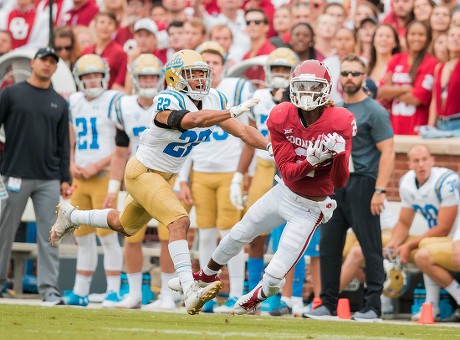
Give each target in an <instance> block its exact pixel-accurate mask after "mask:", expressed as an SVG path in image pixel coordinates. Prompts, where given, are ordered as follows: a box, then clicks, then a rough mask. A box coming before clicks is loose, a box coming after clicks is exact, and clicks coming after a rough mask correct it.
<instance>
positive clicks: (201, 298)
mask: <svg viewBox="0 0 460 340" xmlns="http://www.w3.org/2000/svg"><path fill="white" fill-rule="evenodd" d="M221 288H222V283H221V282H220V281H214V282H212V283H210V284H209V285H207V286H206V287H204V288H201V287H200V286H199V285H198V284H197V283H196V282H194V283H193V284H192V285H191V286H190V288H189V289H188V290H187V292H185V296H184V298H185V301H184V303H185V308H186V309H187V313H189V314H190V315H195V314H198V313H199V312H200V311H201V308H202V307H203V305H204V304H205V303H206V302H208V301H209V300H212V299H214V298H215V297H216V296H217V294H218V293H219V291H220V289H221Z"/></svg>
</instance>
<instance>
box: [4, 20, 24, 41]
mask: <svg viewBox="0 0 460 340" xmlns="http://www.w3.org/2000/svg"><path fill="white" fill-rule="evenodd" d="M9 30H10V32H11V35H12V36H13V39H15V40H24V39H25V38H27V35H28V34H29V24H28V23H27V21H26V19H24V18H13V19H11V22H10V27H9Z"/></svg>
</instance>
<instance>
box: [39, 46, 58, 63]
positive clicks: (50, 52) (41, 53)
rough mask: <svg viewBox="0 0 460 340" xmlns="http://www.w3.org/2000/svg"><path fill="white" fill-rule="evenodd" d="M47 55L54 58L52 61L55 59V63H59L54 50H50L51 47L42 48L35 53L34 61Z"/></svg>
mask: <svg viewBox="0 0 460 340" xmlns="http://www.w3.org/2000/svg"><path fill="white" fill-rule="evenodd" d="M48 55H51V56H53V57H54V59H56V61H57V62H58V61H59V56H58V55H57V53H56V51H55V50H54V48H51V47H42V48H40V49H39V50H38V51H37V53H35V57H34V59H37V58H40V59H42V58H44V57H46V56H48Z"/></svg>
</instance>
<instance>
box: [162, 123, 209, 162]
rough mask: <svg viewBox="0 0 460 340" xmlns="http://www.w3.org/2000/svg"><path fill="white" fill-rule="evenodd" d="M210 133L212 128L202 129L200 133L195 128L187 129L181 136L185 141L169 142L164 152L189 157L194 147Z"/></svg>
mask: <svg viewBox="0 0 460 340" xmlns="http://www.w3.org/2000/svg"><path fill="white" fill-rule="evenodd" d="M210 134H211V130H210V129H207V130H203V131H200V133H199V134H197V133H196V132H195V131H193V130H187V131H185V132H183V133H182V134H181V135H180V137H179V139H181V140H183V142H174V143H169V144H168V145H166V147H165V148H164V150H163V152H164V153H165V154H167V155H170V156H172V157H177V158H180V157H187V155H188V154H189V153H190V151H192V149H193V147H194V146H195V145H198V144H200V143H201V142H204V141H205V140H206V139H207V138H208V137H209V135H210Z"/></svg>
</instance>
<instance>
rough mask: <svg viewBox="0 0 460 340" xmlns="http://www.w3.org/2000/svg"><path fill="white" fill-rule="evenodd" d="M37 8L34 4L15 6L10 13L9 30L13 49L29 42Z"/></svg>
mask: <svg viewBox="0 0 460 340" xmlns="http://www.w3.org/2000/svg"><path fill="white" fill-rule="evenodd" d="M36 13H37V12H36V8H35V5H34V4H31V5H29V6H26V7H25V8H22V9H19V8H14V9H13V10H12V11H11V12H10V14H8V21H7V26H6V27H7V30H8V32H10V35H11V43H12V47H13V49H16V48H18V47H21V46H24V45H26V44H27V43H28V42H29V37H30V33H31V32H32V29H33V27H34V23H35V15H36Z"/></svg>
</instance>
